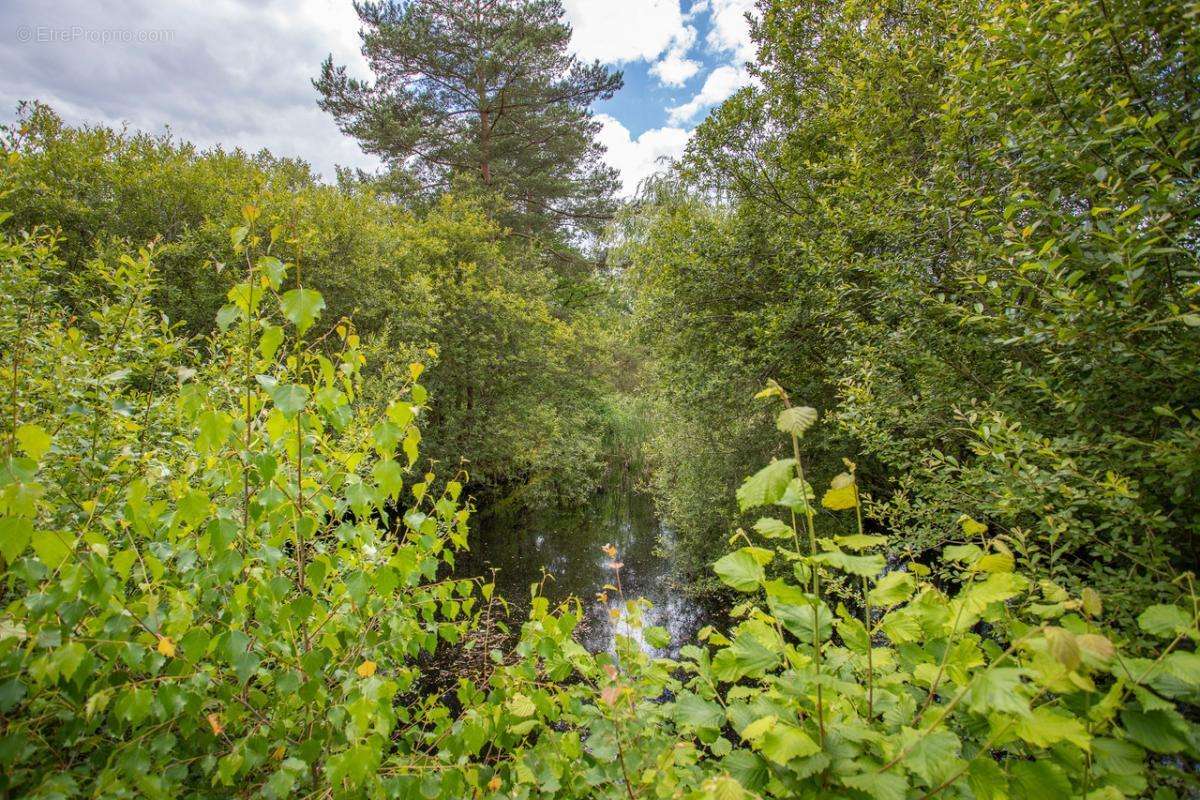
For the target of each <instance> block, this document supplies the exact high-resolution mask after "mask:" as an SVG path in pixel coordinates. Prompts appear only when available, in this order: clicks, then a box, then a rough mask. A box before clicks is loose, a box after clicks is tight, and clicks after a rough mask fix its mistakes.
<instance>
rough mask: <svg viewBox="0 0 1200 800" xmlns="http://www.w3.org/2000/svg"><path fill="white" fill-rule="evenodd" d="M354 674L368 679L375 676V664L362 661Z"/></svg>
mask: <svg viewBox="0 0 1200 800" xmlns="http://www.w3.org/2000/svg"><path fill="white" fill-rule="evenodd" d="M355 672H357V673H358V677H360V678H369V677H371V676H372V675H374V674H375V662H374V661H370V660H368V661H364V662H362V663H361V664H359V665H358V669H357V670H355Z"/></svg>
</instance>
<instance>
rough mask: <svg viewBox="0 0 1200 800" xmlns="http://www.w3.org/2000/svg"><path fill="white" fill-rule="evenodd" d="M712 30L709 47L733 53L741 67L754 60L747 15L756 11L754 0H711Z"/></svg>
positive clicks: (708, 39) (708, 38)
mask: <svg viewBox="0 0 1200 800" xmlns="http://www.w3.org/2000/svg"><path fill="white" fill-rule="evenodd" d="M711 3H712V9H711V19H712V29H711V30H710V31H709V32H708V37H707V41H708V46H709V47H711V48H712V49H714V50H718V51H721V52H727V53H733V57H734V60H735V61H736V63H737V64H738V65H739V66H740V65H742V64H743V63H745V62H747V61H752V60H753V59H754V42H753V41H751V39H750V23H749V22H748V21H747V20H746V14H747V13H748V12H751V11H753V10H754V0H711Z"/></svg>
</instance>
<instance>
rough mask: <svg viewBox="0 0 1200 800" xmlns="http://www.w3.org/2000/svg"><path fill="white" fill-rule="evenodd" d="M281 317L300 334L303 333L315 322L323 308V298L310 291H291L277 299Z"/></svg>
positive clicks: (319, 294)
mask: <svg viewBox="0 0 1200 800" xmlns="http://www.w3.org/2000/svg"><path fill="white" fill-rule="evenodd" d="M279 305H280V308H281V309H282V311H283V316H285V317H287V319H288V321H290V322H291V323H292V324H293V325H295V326H296V329H297V330H298V331H299V332H300V333H304V332H305V331H307V330H308V329H309V328H311V327H312V324H313V323H314V322H316V321H317V317H319V316H320V315H321V311H322V310H324V308H325V298H324V297H322V296H321V293H320V292H317V291H313V290H312V289H292V290H291V291H290V292H285V293H284V294H283V296H282V297H280V298H279Z"/></svg>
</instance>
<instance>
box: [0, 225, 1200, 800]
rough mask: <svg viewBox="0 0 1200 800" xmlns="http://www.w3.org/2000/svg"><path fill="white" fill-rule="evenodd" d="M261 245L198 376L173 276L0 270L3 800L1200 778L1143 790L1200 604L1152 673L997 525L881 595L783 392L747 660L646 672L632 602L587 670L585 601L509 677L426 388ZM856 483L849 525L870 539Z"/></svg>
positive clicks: (1046, 790)
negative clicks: (452, 675)
mask: <svg viewBox="0 0 1200 800" xmlns="http://www.w3.org/2000/svg"><path fill="white" fill-rule="evenodd" d="M243 215H244V222H243V224H241V225H239V226H237V227H235V228H233V229H231V230H230V231H229V232H228V234H227V235H228V236H229V240H230V242H231V248H232V250H233V251H234V252H235V253H237V254H238V255H239V257H240V260H239V280H238V282H237V283H235V284H234V285H233V286H232V287H231V289H230V291H229V295H228V300H229V302H228V304H227V305H226V306H225V307H223V308H222V311H221V314H222V317H223V319H224V322H225V324H224V325H223V327H222V328H221V329H219V330H218V332H217V333H215V334H214V336H213V337H212V338H211V340H210V341H209V347H208V350H207V351H206V352H205V353H204V355H203V356H202V357H201V356H199V355H198V354H197V353H196V351H195V350H194V349H189V348H187V347H184V346H183V343H182V342H181V341H179V340H177V339H176V338H174V337H173V336H172V335H171V333H170V331H169V330H168V329H167V328H166V327H165V326H164V324H163V323H162V321H161V318H160V316H159V315H158V314H157V313H156V312H155V310H154V308H153V307H152V306H151V305H150V304H149V303H148V302H147V299H146V298H147V296H148V295H149V293H150V291H151V289H152V287H153V285H154V281H155V279H156V278H155V273H154V270H153V257H154V252H153V251H152V250H150V249H147V250H143V251H141V252H140V253H139V254H138V255H136V256H131V255H123V256H120V257H118V258H117V259H115V260H113V261H105V260H103V259H97V260H93V261H91V262H89V263H86V264H78V265H74V266H75V267H76V269H77V274H78V276H79V278H80V281H79V283H78V286H80V287H92V286H96V285H101V286H104V287H106V288H107V289H108V290H109V291H108V292H104V293H100V294H96V293H94V292H92V291H91V290H90V288H88V289H87V290H86V291H85V292H83V293H81V294H80V295H78V296H75V297H74V298H73V303H72V304H71V305H70V306H67V305H65V304H64V303H63V302H62V301H61V300H58V299H57V298H56V297H55V292H54V290H53V289H52V288H51V286H50V284H49V283H48V282H47V280H46V278H47V276H48V275H58V274H61V273H62V270H63V267H64V265H63V264H62V263H60V262H59V261H58V260H57V256H56V250H55V242H54V239H53V234H49V233H46V232H38V231H34V232H31V233H29V234H26V235H23V236H17V237H12V236H10V237H8V238H6V239H5V242H4V244H3V251H2V252H0V260H2V261H3V264H4V267H5V269H4V270H3V272H2V273H0V276H2V277H0V280H2V281H3V285H2V287H0V288H2V289H3V291H2V292H0V298H2V300H0V337H3V342H2V343H3V348H4V352H5V354H6V356H7V357H6V358H5V360H4V365H3V375H2V377H3V378H4V384H5V385H6V386H8V387H11V388H10V390H9V391H8V392H7V394H6V397H5V408H4V411H5V413H4V414H3V422H2V423H0V441H2V442H3V447H4V453H5V460H4V465H3V471H2V472H0V557H2V558H3V564H4V572H3V574H2V581H3V582H2V584H0V592H2V593H3V594H2V596H3V606H2V611H0V713H2V714H3V728H2V731H0V765H3V770H0V789H2V790H3V791H4V793H5V794H6V795H9V796H23V797H41V798H70V797H87V796H103V797H135V796H136V797H164V798H166V797H227V796H229V795H230V794H238V795H245V796H263V797H293V796H306V797H348V798H349V797H377V798H385V797H386V798H393V797H395V798H417V797H424V798H436V797H444V798H461V797H467V796H474V797H485V796H507V797H533V796H555V797H595V796H608V797H627V798H637V797H680V798H708V797H717V798H730V799H731V798H742V797H753V796H757V797H796V796H817V795H821V796H826V795H837V796H846V797H869V798H873V799H874V800H900V799H901V798H905V797H929V796H931V795H934V794H944V795H946V796H958V797H963V798H972V799H974V800H978V799H980V798H1005V797H1014V798H1049V797H1061V796H1066V795H1072V794H1080V795H1083V796H1087V797H1089V798H1096V800H1110V799H1112V800H1116V799H1117V798H1120V797H1122V796H1127V795H1129V796H1132V795H1138V794H1142V793H1146V792H1150V791H1154V792H1156V796H1158V797H1170V796H1174V794H1173V792H1174V791H1175V789H1176V788H1184V787H1187V786H1190V785H1191V784H1190V783H1189V782H1190V781H1192V780H1194V779H1193V778H1192V776H1190V774H1189V773H1188V772H1187V771H1186V770H1183V769H1180V768H1179V767H1178V766H1175V765H1173V764H1172V763H1171V762H1165V763H1160V764H1158V765H1157V768H1156V769H1155V770H1153V771H1149V772H1148V771H1147V763H1148V758H1149V754H1162V755H1167V756H1172V755H1180V756H1182V757H1185V758H1194V757H1196V756H1197V755H1200V729H1198V728H1197V726H1196V725H1195V724H1194V723H1192V722H1190V721H1189V720H1188V719H1187V718H1186V717H1185V716H1184V715H1182V714H1181V713H1180V712H1179V711H1178V710H1177V708H1176V703H1192V702H1195V701H1196V700H1198V699H1200V658H1198V657H1197V655H1196V653H1195V652H1194V650H1193V648H1194V645H1195V642H1196V641H1197V640H1200V630H1198V629H1197V612H1196V602H1197V600H1196V597H1195V595H1194V592H1191V591H1190V585H1189V593H1190V600H1191V606H1190V608H1186V609H1185V608H1181V607H1179V606H1175V605H1155V606H1152V607H1150V608H1147V609H1146V610H1145V611H1144V612H1143V613H1142V614H1141V616H1140V617H1139V618H1138V623H1139V625H1140V627H1141V628H1142V630H1143V631H1144V632H1145V634H1146V635H1148V636H1151V637H1154V638H1155V639H1157V640H1158V641H1159V642H1160V646H1159V647H1158V648H1156V649H1157V654H1156V655H1155V656H1154V657H1153V658H1132V657H1129V656H1127V655H1122V654H1121V653H1120V652H1119V650H1118V648H1117V646H1116V643H1115V642H1114V641H1113V640H1112V639H1111V638H1109V636H1107V635H1106V634H1105V633H1104V632H1103V629H1102V628H1101V627H1099V625H1098V623H1097V621H1096V620H1097V619H1098V617H1099V616H1100V613H1101V610H1102V597H1101V595H1100V594H1099V593H1097V592H1096V591H1095V590H1094V589H1091V588H1087V589H1085V590H1084V591H1083V592H1082V593H1081V594H1080V595H1078V596H1073V595H1071V594H1070V593H1068V592H1067V591H1065V590H1064V589H1062V588H1061V587H1059V586H1057V585H1055V584H1054V583H1052V582H1050V581H1041V582H1034V581H1031V580H1030V579H1028V578H1026V577H1024V576H1022V575H1020V574H1018V573H1017V572H1015V571H1014V567H1015V563H1016V559H1015V558H1014V557H1013V554H1012V552H1011V550H1010V549H1009V548H1008V547H1007V546H1006V545H1005V543H1004V541H1003V540H1002V539H1001V538H998V537H989V536H988V535H987V528H986V526H984V525H982V524H980V523H977V522H975V521H974V520H969V519H965V520H963V522H962V532H963V538H964V540H965V543H964V544H962V545H959V546H956V547H953V548H948V549H947V550H946V552H945V553H944V558H945V560H946V563H947V564H948V565H954V572H955V573H956V580H955V581H953V582H951V583H942V582H941V581H939V580H938V579H937V578H936V576H934V577H926V576H928V570H925V569H922V568H921V567H920V565H915V564H914V565H910V567H909V569H908V570H892V571H888V572H886V574H884V575H883V576H882V577H878V578H877V576H879V575H880V573H883V572H885V566H886V565H885V561H884V559H883V557H882V556H880V555H875V554H872V551H874V550H875V549H877V548H879V547H880V546H882V545H883V544H884V540H883V537H878V536H869V535H866V534H864V533H863V532H862V530H861V522H860V523H858V532H857V533H854V534H851V535H847V536H835V537H829V536H826V535H825V531H824V530H823V529H822V528H821V527H820V526H819V525H818V522H817V518H816V515H815V513H814V504H815V494H814V492H813V489H812V487H811V486H810V484H809V483H808V482H807V481H806V480H805V478H804V471H803V461H802V459H803V458H804V456H803V454H802V452H801V449H800V445H799V443H800V440H801V437H802V436H804V435H805V434H806V433H807V432H808V431H809V430H810V429H811V428H812V427H813V425H814V424H816V423H817V419H818V415H817V412H816V411H814V410H813V409H810V408H801V407H793V406H792V405H791V403H790V400H789V398H788V396H787V395H786V394H785V393H784V392H783V390H782V389H780V388H779V387H778V386H777V385H771V386H769V387H768V389H766V390H764V392H762V393H761V395H762V396H763V397H766V398H768V399H769V400H772V401H773V400H775V399H776V398H777V399H778V400H781V401H782V402H783V403H784V405H785V408H784V410H783V411H782V412H781V413H780V414H779V417H778V423H777V424H778V427H779V429H780V430H782V431H784V432H785V433H786V434H788V435H789V437H790V441H791V448H792V451H791V452H792V456H791V457H789V458H786V459H782V460H778V461H774V462H772V463H770V464H768V465H767V466H765V467H764V468H763V469H761V470H760V471H758V472H757V473H756V474H755V475H753V476H752V477H750V478H749V479H747V480H746V481H745V482H744V483H743V485H742V486H741V488H740V489H739V491H738V502H739V505H740V507H741V508H742V509H743V510H749V509H753V508H758V507H770V506H776V507H779V508H780V510H781V511H782V512H784V516H785V518H784V519H779V518H777V517H772V516H767V517H764V518H762V519H761V520H759V522H758V523H757V524H756V525H755V532H756V534H755V535H756V536H760V537H763V538H765V539H766V540H767V542H768V543H771V544H774V545H775V547H774V548H773V549H768V548H764V547H762V546H760V545H759V544H756V543H752V542H750V541H747V543H746V546H744V547H741V548H740V549H738V550H736V551H734V552H732V553H730V554H728V555H727V556H725V557H723V558H722V559H720V560H719V561H718V562H717V563H716V564H715V565H714V567H715V570H716V573H717V575H718V576H719V577H720V579H721V580H722V581H723V582H724V583H725V584H727V585H728V586H730V587H731V588H732V589H734V590H736V591H738V592H741V593H744V594H745V596H746V597H747V602H745V603H743V604H742V605H740V606H739V607H737V608H736V609H735V610H734V612H733V616H734V619H735V620H736V623H735V624H734V626H733V627H732V629H731V630H729V631H728V633H727V635H726V634H724V633H720V632H717V631H715V630H713V629H708V630H706V631H704V632H703V633H702V639H704V640H705V641H704V642H703V643H698V644H693V645H689V646H687V647H685V648H684V649H683V651H682V652H681V654H680V659H679V660H678V661H672V660H669V659H666V658H660V657H654V656H652V655H651V654H650V653H649V652H647V651H646V650H644V649H642V647H641V646H640V641H645V642H648V643H649V644H650V645H652V646H660V645H663V644H665V642H666V631H664V630H662V629H658V628H645V629H643V626H642V624H641V616H642V612H643V609H644V601H638V600H634V599H629V600H628V601H627V602H626V603H625V604H624V606H623V608H618V609H615V610H614V613H615V614H617V615H618V616H619V617H621V618H622V622H623V623H624V624H625V627H624V630H626V631H627V632H628V633H629V634H631V635H621V636H619V637H618V640H617V648H616V652H615V653H614V654H610V653H599V654H589V653H587V652H586V651H585V650H584V649H583V648H582V647H581V646H580V645H579V644H577V643H576V642H574V641H573V640H572V638H571V633H572V631H573V629H574V627H575V624H576V621H577V619H578V606H577V603H576V602H574V601H573V602H572V603H570V604H568V605H567V606H564V607H560V608H558V609H555V610H553V611H552V610H551V609H549V608H548V604H547V603H546V602H545V600H544V599H541V600H535V602H534V604H533V607H532V613H531V616H530V618H529V620H528V621H527V622H526V623H525V624H524V625H523V626H522V628H521V632H520V637H519V640H518V641H517V642H516V643H515V644H514V645H513V646H511V647H509V648H507V649H506V650H501V649H499V648H495V649H492V650H491V651H490V652H488V653H484V652H482V650H480V649H478V647H477V645H478V643H479V641H480V640H479V638H478V634H479V632H480V631H481V630H482V631H487V630H488V629H490V627H491V626H492V624H493V611H494V609H495V602H496V599H495V598H494V597H493V596H492V594H491V586H490V585H484V586H477V584H476V582H473V581H469V580H455V579H447V578H446V577H445V571H446V567H447V566H449V565H451V564H452V563H453V561H454V558H455V552H456V550H458V549H459V548H461V547H462V546H463V545H464V543H465V534H466V524H467V519H468V516H469V512H468V510H467V509H465V508H463V507H462V506H461V505H460V502H459V497H460V496H459V492H460V490H461V488H462V487H461V485H460V484H459V483H458V482H457V481H450V482H447V483H446V484H445V491H443V492H432V491H431V488H430V487H431V480H432V477H433V476H432V475H430V474H428V473H422V471H421V470H420V469H418V468H417V461H418V448H419V444H420V439H421V433H420V431H421V428H420V427H419V425H420V423H421V422H422V420H424V419H425V418H426V417H427V415H428V406H427V400H428V395H427V390H426V389H425V387H424V386H423V385H422V384H421V383H420V382H419V379H420V378H421V377H422V375H423V374H424V369H423V367H422V365H421V363H420V362H413V363H411V364H409V365H408V366H407V367H406V372H407V379H406V381H405V387H404V392H403V395H402V396H400V397H396V398H393V399H392V400H391V401H390V402H388V403H387V404H386V405H385V406H374V405H372V404H369V403H366V402H364V401H363V397H362V395H361V393H360V381H359V378H358V375H359V369H360V367H361V365H362V363H363V362H364V360H365V356H364V354H363V353H362V352H361V350H360V346H361V341H360V339H359V337H358V335H357V334H355V333H354V332H353V329H352V327H350V326H349V325H348V324H347V322H346V321H345V320H330V319H329V318H328V317H327V316H326V314H325V311H326V308H325V301H324V299H323V298H322V296H321V294H320V293H319V292H317V291H315V290H313V289H310V288H307V286H306V285H305V284H304V282H303V280H302V275H303V273H302V269H301V266H300V265H299V264H296V263H287V262H285V261H283V260H281V259H280V258H279V257H278V256H277V255H275V253H277V252H279V248H280V245H281V243H282V242H285V241H287V238H288V237H289V232H288V229H287V226H286V223H276V222H275V221H274V220H270V219H269V218H268V217H264V216H263V215H262V212H261V210H260V209H258V208H257V207H254V206H246V207H245V208H244V209H243ZM77 311H83V312H84V313H82V314H77V313H75V312H77ZM850 470H851V471H850V472H849V473H846V474H843V475H840V476H838V477H837V478H836V479H835V480H834V481H833V482H832V484H831V486H830V489H829V490H828V491H827V492H825V493H824V494H823V497H822V501H821V502H822V505H823V507H825V508H826V509H830V510H832V511H835V512H845V511H847V510H849V509H857V508H858V502H859V498H858V485H857V482H856V478H855V475H854V468H853V466H851V467H850ZM745 536H746V534H739V536H738V538H742V537H745ZM609 555H610V557H612V558H617V557H619V554H618V553H616V552H615V550H612V551H610V552H609ZM777 564H778V565H779V568H778V569H774V567H775V565H777ZM611 567H612V569H613V571H614V586H613V587H612V588H611V591H614V592H619V591H620V588H619V587H620V570H621V565H620V564H619V563H617V562H615V561H614V563H612V565H611ZM765 567H772V571H771V573H770V576H768V573H767V571H766V570H765V569H764V568H765ZM830 579H832V580H835V581H836V580H840V581H842V582H843V583H844V584H849V585H857V586H860V587H861V590H860V593H859V594H858V600H859V601H860V604H861V608H860V611H859V612H857V613H852V612H851V611H850V610H848V608H847V607H845V606H842V605H839V606H838V607H837V608H836V610H834V609H831V608H830V607H829V605H827V604H826V602H825V600H824V596H825V595H824V588H823V587H824V586H825V584H826V582H827V581H828V580H830ZM632 634H637V635H636V637H635V636H634V635H632ZM447 652H448V653H449V654H450V657H451V658H452V659H454V660H455V661H457V662H458V663H459V665H460V670H461V673H462V676H461V677H460V678H458V680H457V681H456V682H455V683H454V684H453V685H451V686H450V687H439V686H437V685H436V683H432V684H431V682H430V680H429V677H430V676H429V674H428V671H427V670H426V666H427V665H428V664H429V658H430V656H432V655H435V654H439V653H441V654H445V653H447ZM469 666H473V668H468V667H469Z"/></svg>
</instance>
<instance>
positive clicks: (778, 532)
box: [754, 517, 795, 539]
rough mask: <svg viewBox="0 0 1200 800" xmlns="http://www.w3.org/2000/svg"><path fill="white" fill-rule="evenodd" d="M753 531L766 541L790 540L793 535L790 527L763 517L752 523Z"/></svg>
mask: <svg viewBox="0 0 1200 800" xmlns="http://www.w3.org/2000/svg"><path fill="white" fill-rule="evenodd" d="M754 530H755V531H756V532H757V533H758V534H759V535H760V536H762V537H763V538H766V539H790V538H792V537H793V536H794V535H795V531H793V530H792V526H791V525H788V524H787V523H785V522H780V521H779V520H777V519H774V518H772V517H763V518H762V519H760V520H759V521H758V522H756V523H754Z"/></svg>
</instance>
